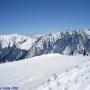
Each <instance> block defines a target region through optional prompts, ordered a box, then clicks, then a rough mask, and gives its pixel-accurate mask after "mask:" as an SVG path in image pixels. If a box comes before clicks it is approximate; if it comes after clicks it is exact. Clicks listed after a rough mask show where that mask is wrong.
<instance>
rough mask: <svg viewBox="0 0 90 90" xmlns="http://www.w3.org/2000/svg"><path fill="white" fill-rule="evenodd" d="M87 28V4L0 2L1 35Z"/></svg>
mask: <svg viewBox="0 0 90 90" xmlns="http://www.w3.org/2000/svg"><path fill="white" fill-rule="evenodd" d="M76 28H90V0H0V34H12V33H19V34H43V33H51V32H58V31H62V30H66V29H76Z"/></svg>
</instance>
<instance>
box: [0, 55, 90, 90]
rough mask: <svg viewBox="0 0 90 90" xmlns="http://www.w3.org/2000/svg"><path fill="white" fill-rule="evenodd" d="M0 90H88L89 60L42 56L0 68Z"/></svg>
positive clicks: (64, 56)
mask: <svg viewBox="0 0 90 90" xmlns="http://www.w3.org/2000/svg"><path fill="white" fill-rule="evenodd" d="M0 88H1V90H5V89H3V88H10V89H8V90H90V56H67V55H60V54H46V55H41V56H36V57H33V58H28V59H25V60H21V61H15V62H7V63H4V64H0ZM13 88H14V89H13ZM15 88H16V89H15ZM6 90H7V89H6Z"/></svg>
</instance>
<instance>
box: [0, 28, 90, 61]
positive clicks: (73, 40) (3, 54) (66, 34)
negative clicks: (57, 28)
mask: <svg viewBox="0 0 90 90" xmlns="http://www.w3.org/2000/svg"><path fill="white" fill-rule="evenodd" d="M49 53H60V54H68V55H77V54H85V55H86V54H88V55H89V54H90V30H89V29H85V30H68V31H63V32H57V33H52V34H47V35H33V36H25V35H18V34H12V35H0V62H6V61H14V60H21V59H24V58H29V57H33V56H39V55H42V54H49Z"/></svg>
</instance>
